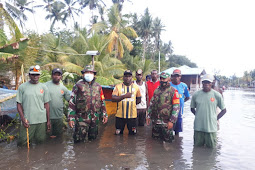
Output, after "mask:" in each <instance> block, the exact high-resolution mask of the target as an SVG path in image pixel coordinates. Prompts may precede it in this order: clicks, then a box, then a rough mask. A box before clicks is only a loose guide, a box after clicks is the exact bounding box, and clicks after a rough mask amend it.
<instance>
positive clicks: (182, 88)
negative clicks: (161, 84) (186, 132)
mask: <svg viewBox="0 0 255 170" xmlns="http://www.w3.org/2000/svg"><path fill="white" fill-rule="evenodd" d="M170 84H171V86H172V87H174V88H176V89H177V90H178V93H179V98H180V112H179V115H178V120H177V122H176V124H175V128H174V132H175V135H179V132H182V129H183V126H182V115H183V108H184V102H186V101H188V100H189V99H190V94H189V90H188V86H187V85H186V84H185V83H183V82H181V70H179V69H175V70H174V71H173V73H172V75H171V82H170Z"/></svg>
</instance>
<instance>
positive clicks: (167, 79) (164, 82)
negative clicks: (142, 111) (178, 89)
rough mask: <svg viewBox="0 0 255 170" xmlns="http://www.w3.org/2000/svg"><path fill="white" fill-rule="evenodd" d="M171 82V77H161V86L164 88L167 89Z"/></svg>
mask: <svg viewBox="0 0 255 170" xmlns="http://www.w3.org/2000/svg"><path fill="white" fill-rule="evenodd" d="M169 81H170V78H169V77H167V78H163V77H160V85H161V86H162V87H166V86H167V84H169Z"/></svg>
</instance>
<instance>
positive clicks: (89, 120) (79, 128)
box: [73, 113, 99, 142]
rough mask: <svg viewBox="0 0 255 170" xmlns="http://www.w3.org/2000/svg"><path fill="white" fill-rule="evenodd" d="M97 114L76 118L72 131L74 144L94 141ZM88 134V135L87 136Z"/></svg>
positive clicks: (96, 129)
mask: <svg viewBox="0 0 255 170" xmlns="http://www.w3.org/2000/svg"><path fill="white" fill-rule="evenodd" d="M98 123H99V114H97V113H90V114H87V115H86V116H83V117H79V118H76V121H75V129H74V134H73V138H74V142H79V141H83V142H85V141H86V137H88V140H94V139H96V138H97V135H98ZM87 134H88V135H87Z"/></svg>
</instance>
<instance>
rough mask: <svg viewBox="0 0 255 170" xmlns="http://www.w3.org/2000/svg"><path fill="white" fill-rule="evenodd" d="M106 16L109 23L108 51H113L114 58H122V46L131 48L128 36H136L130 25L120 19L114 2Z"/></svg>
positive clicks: (129, 49)
mask: <svg viewBox="0 0 255 170" xmlns="http://www.w3.org/2000/svg"><path fill="white" fill-rule="evenodd" d="M108 18H109V23H110V25H111V31H110V34H109V40H110V42H109V45H108V51H109V52H110V53H111V52H112V51H115V58H122V57H123V54H124V47H125V48H126V49H127V50H128V51H131V50H132V49H133V45H132V43H131V42H130V39H129V38H128V37H130V38H136V37H138V36H137V34H136V32H135V30H134V29H133V28H132V27H128V26H126V24H127V22H126V21H125V20H122V18H121V14H120V12H119V10H118V6H117V5H116V4H115V5H113V6H112V7H111V9H110V11H109V14H108Z"/></svg>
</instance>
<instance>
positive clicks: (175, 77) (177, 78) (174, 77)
mask: <svg viewBox="0 0 255 170" xmlns="http://www.w3.org/2000/svg"><path fill="white" fill-rule="evenodd" d="M181 78H182V76H181V75H178V74H175V75H172V76H171V80H172V83H173V84H179V83H180V82H181Z"/></svg>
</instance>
